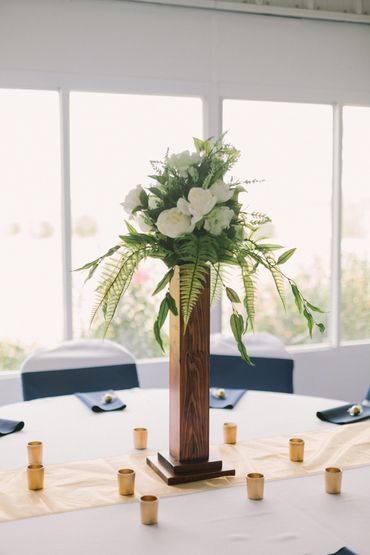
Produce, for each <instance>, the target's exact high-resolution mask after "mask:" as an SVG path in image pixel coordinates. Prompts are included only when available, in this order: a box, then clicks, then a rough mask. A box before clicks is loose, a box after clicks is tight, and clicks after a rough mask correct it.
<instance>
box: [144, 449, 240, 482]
mask: <svg viewBox="0 0 370 555" xmlns="http://www.w3.org/2000/svg"><path fill="white" fill-rule="evenodd" d="M146 462H147V463H148V465H149V466H150V467H151V468H152V469H153V470H154V472H156V473H157V474H158V475H159V476H160V477H161V478H162V480H164V481H165V482H166V483H167V484H168V485H169V486H173V485H175V484H185V483H188V482H198V481H199V480H209V479H210V478H219V477H220V476H235V470H234V469H233V468H230V467H228V466H226V465H225V464H224V463H223V462H222V461H221V460H217V459H213V458H212V457H210V458H209V459H208V461H203V462H192V463H181V462H179V461H176V460H175V459H174V458H173V457H171V455H170V454H169V453H157V455H152V456H151V457H147V459H146Z"/></svg>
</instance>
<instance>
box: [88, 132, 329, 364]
mask: <svg viewBox="0 0 370 555" xmlns="http://www.w3.org/2000/svg"><path fill="white" fill-rule="evenodd" d="M194 144H195V148H196V152H193V153H190V152H188V151H185V152H182V153H180V154H173V155H171V156H166V157H165V158H164V160H162V161H159V162H152V166H153V175H151V176H150V178H151V179H152V185H151V186H148V187H147V188H146V189H144V188H143V187H142V186H141V185H138V186H137V187H136V188H135V189H133V190H132V191H130V192H129V194H128V195H127V196H126V199H125V201H124V202H123V203H122V205H123V207H124V209H125V211H126V212H127V213H128V215H129V216H130V218H131V221H132V223H129V222H126V226H127V230H128V233H127V234H125V235H120V237H119V239H120V242H119V243H118V244H117V245H115V246H113V247H112V248H111V249H109V251H108V252H107V253H105V254H104V255H102V256H101V257H99V258H98V259H96V260H94V261H92V262H89V263H88V264H86V265H85V266H83V267H82V268H79V270H88V276H87V279H90V278H91V277H92V276H93V275H94V273H95V271H96V270H97V269H98V268H99V267H100V266H101V265H102V271H101V274H100V279H99V283H98V286H97V289H96V303H95V306H94V309H93V313H92V320H93V319H94V317H95V316H96V314H97V312H98V311H99V310H100V309H101V310H102V312H103V314H104V317H105V322H106V328H105V329H106V330H107V329H108V327H109V325H110V323H111V321H112V319H113V317H114V315H115V312H116V309H117V306H118V304H119V302H120V300H121V298H122V296H123V295H124V294H125V293H126V291H127V289H128V287H129V285H130V282H131V279H132V277H133V274H134V273H135V271H136V269H137V267H138V265H139V264H140V262H141V261H142V260H144V259H145V258H147V257H152V258H159V259H161V260H163V262H164V263H165V264H166V266H167V267H168V271H167V272H166V274H165V275H164V276H163V278H162V279H161V281H160V282H159V283H158V285H157V287H156V289H155V291H154V292H153V295H156V294H158V293H160V292H162V291H164V290H166V292H165V294H164V298H163V300H162V302H161V305H160V309H159V314H158V317H157V319H156V321H155V324H154V333H155V337H156V339H157V341H158V343H159V345H160V346H161V347H162V348H163V345H162V340H161V328H162V326H163V324H164V322H165V321H166V318H167V316H168V312H170V311H171V312H172V313H174V314H177V313H178V309H179V307H176V304H175V301H174V299H173V298H172V297H171V295H170V292H169V282H170V280H171V278H172V276H173V273H174V268H175V266H177V265H181V269H182V271H181V282H180V296H181V312H182V315H183V319H184V323H185V326H186V325H187V323H188V321H189V318H190V315H191V312H192V310H193V308H194V307H195V305H196V303H197V300H198V298H199V295H200V293H201V291H202V289H203V286H204V283H205V280H206V276H207V274H208V271H209V270H210V272H211V301H212V302H214V301H216V300H217V299H219V296H220V292H221V291H222V289H224V290H225V291H226V295H227V297H228V299H229V300H230V302H231V305H232V315H231V318H230V326H231V330H232V332H233V335H234V337H235V340H236V342H237V345H238V348H239V351H240V354H241V356H242V358H243V359H244V360H245V361H246V362H250V360H249V357H248V354H247V352H246V349H245V346H244V343H243V335H244V334H245V332H246V331H247V329H249V328H251V329H253V321H254V315H255V282H256V276H257V272H258V271H259V270H260V269H262V268H263V269H265V270H267V271H268V272H270V274H271V276H272V278H273V280H274V282H275V285H276V289H277V293H278V294H279V296H280V299H281V301H282V303H283V305H284V306H285V283H288V285H289V286H290V288H291V291H292V293H293V295H294V299H295V303H296V306H297V309H298V311H299V312H300V313H301V314H302V315H303V317H304V318H305V319H306V320H307V325H308V330H309V332H310V334H311V335H312V331H313V328H314V326H315V325H316V326H317V327H318V328H319V329H320V331H321V332H322V331H324V325H323V324H321V323H319V322H316V321H315V317H314V313H319V312H322V311H321V310H320V309H319V308H317V307H316V306H314V305H313V304H311V303H309V302H308V301H307V299H306V298H305V297H304V296H303V295H302V293H301V291H300V290H299V288H298V286H297V284H296V283H295V282H294V280H292V279H291V278H289V277H288V276H286V275H285V274H284V273H283V271H282V270H281V266H282V265H283V264H284V263H285V262H287V260H289V258H290V257H291V256H292V255H293V254H294V251H295V249H289V250H286V251H284V252H283V253H282V254H280V256H278V257H277V258H276V256H275V252H276V251H277V250H279V249H282V247H281V246H279V245H274V244H270V243H267V242H264V240H263V239H261V238H259V237H260V234H258V233H257V232H258V231H259V229H260V227H261V226H262V225H264V224H265V223H267V222H269V221H270V219H269V218H268V217H267V216H265V215H264V214H260V213H256V212H246V211H245V210H243V207H242V205H241V203H240V202H239V194H240V193H241V192H242V191H245V187H244V185H245V184H249V183H252V182H251V181H244V182H239V181H236V182H235V181H233V180H230V181H229V182H227V181H226V180H225V175H226V174H227V172H228V171H229V170H230V169H231V168H232V167H233V165H234V164H235V162H236V161H237V159H238V158H239V155H240V153H239V151H238V150H236V149H235V148H234V147H233V146H231V145H228V144H226V143H225V142H224V138H223V136H221V137H219V138H218V139H216V140H215V141H211V140H206V141H201V140H199V139H194ZM138 229H139V230H140V231H138ZM225 266H231V267H233V268H234V269H235V270H239V273H240V276H241V283H242V286H243V297H242V298H240V297H239V295H238V294H237V293H236V291H234V290H233V289H232V288H231V287H229V286H228V285H227V283H226V280H225V278H224V271H223V270H224V267H225Z"/></svg>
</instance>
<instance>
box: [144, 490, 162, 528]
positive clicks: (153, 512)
mask: <svg viewBox="0 0 370 555" xmlns="http://www.w3.org/2000/svg"><path fill="white" fill-rule="evenodd" d="M140 517H141V523H142V524H157V522H158V497H156V496H155V495H143V496H142V497H140Z"/></svg>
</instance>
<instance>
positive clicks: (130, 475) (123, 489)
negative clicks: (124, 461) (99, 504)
mask: <svg viewBox="0 0 370 555" xmlns="http://www.w3.org/2000/svg"><path fill="white" fill-rule="evenodd" d="M117 480H118V491H119V493H120V495H133V493H134V488H135V471H134V470H132V468H121V469H120V470H119V471H118V472H117Z"/></svg>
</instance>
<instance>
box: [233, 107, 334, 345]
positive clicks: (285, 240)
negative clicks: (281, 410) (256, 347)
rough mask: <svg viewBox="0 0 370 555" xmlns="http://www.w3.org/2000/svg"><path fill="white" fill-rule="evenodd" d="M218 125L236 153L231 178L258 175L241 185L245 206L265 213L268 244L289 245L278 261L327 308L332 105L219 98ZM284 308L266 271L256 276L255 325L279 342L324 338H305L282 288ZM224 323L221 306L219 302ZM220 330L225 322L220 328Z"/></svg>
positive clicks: (304, 289)
mask: <svg viewBox="0 0 370 555" xmlns="http://www.w3.org/2000/svg"><path fill="white" fill-rule="evenodd" d="M223 127H224V130H227V131H228V138H229V140H230V141H231V142H232V143H233V144H235V145H237V146H238V148H239V149H240V150H241V151H242V157H241V159H240V161H239V162H238V165H237V166H236V168H235V170H234V172H233V173H234V174H235V175H236V176H237V177H238V178H239V177H241V178H248V179H254V178H256V179H263V180H264V181H262V182H261V183H256V184H251V185H249V186H248V193H247V194H245V206H246V208H247V209H248V207H250V209H251V210H256V211H260V212H264V213H267V214H268V215H269V216H270V217H271V219H272V224H268V225H266V235H267V236H268V237H269V241H268V242H273V243H278V244H280V245H283V246H287V247H288V246H289V247H297V252H296V253H295V255H294V257H293V258H291V259H290V260H289V262H287V263H286V265H285V266H284V270H285V271H286V273H287V274H288V275H289V276H291V277H294V278H296V279H297V281H298V283H299V284H300V286H301V287H302V290H303V291H304V293H305V295H306V297H307V298H308V299H310V298H311V299H312V300H313V302H314V303H315V304H318V305H319V306H321V307H323V308H324V309H325V310H328V309H329V276H330V243H331V183H332V108H331V106H322V105H311V104H292V103H282V102H257V101H245V100H226V101H224V105H223ZM287 299H288V301H287V305H288V310H287V312H284V309H283V307H282V306H281V303H280V300H279V298H278V296H277V295H276V293H275V291H274V284H273V283H272V281H271V277H270V276H268V275H265V274H263V271H262V270H261V272H260V276H259V277H258V297H257V308H258V310H257V317H256V322H255V329H256V331H268V332H270V333H273V334H275V335H277V336H278V337H280V338H281V339H282V340H283V341H284V342H285V343H286V344H291V345H292V344H302V343H308V342H311V341H314V342H319V341H325V340H326V335H324V336H323V335H321V334H320V333H317V332H315V335H314V338H313V340H311V339H310V337H309V335H308V332H307V329H306V324H305V321H304V320H303V319H302V318H301V317H300V315H298V314H297V311H296V310H295V307H294V300H293V298H292V297H291V296H290V292H288V291H287ZM223 312H224V325H225V323H226V320H227V319H228V314H229V307H228V303H227V301H225V302H224V311H223ZM225 328H226V326H225Z"/></svg>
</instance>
